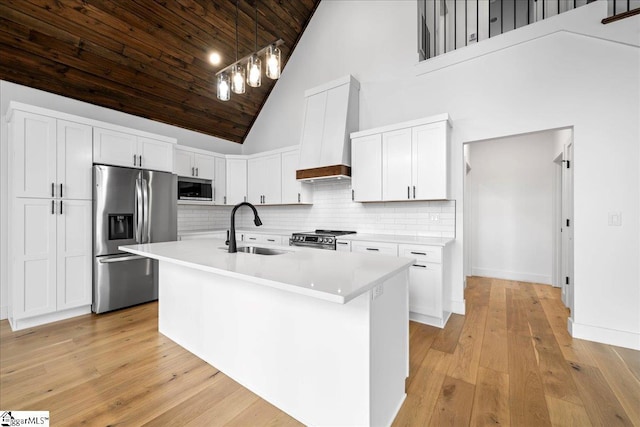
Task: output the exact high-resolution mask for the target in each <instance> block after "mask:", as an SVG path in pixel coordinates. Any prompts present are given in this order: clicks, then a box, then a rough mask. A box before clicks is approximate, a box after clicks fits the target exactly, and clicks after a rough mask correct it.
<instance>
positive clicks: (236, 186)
mask: <svg viewBox="0 0 640 427" xmlns="http://www.w3.org/2000/svg"><path fill="white" fill-rule="evenodd" d="M226 181H227V194H226V196H227V203H226V204H228V205H236V204H238V203H241V202H246V201H247V159H246V158H244V157H243V156H227V176H226Z"/></svg>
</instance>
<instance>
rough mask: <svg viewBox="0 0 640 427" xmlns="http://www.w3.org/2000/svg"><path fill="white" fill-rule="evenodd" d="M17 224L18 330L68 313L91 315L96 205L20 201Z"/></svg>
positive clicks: (14, 300) (14, 317)
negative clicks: (26, 321) (25, 322)
mask: <svg viewBox="0 0 640 427" xmlns="http://www.w3.org/2000/svg"><path fill="white" fill-rule="evenodd" d="M12 221H13V222H14V227H13V228H12V239H11V248H12V254H13V262H12V265H11V272H10V275H11V286H10V289H9V291H10V294H11V295H10V303H9V304H10V306H9V311H10V313H9V317H10V320H11V322H12V327H13V328H14V329H22V327H21V326H20V325H22V323H23V322H22V320H23V319H28V318H34V317H37V316H42V315H46V314H51V313H55V312H60V311H63V310H68V309H74V308H79V307H85V309H86V312H89V311H90V306H91V299H92V279H91V278H92V256H93V255H92V226H91V224H92V202H91V201H90V200H71V201H69V200H54V199H48V200H47V199H35V198H16V199H14V200H13V212H12ZM38 323H41V322H38V321H37V320H36V321H35V324H38ZM28 325H29V324H28ZM24 327H26V326H24Z"/></svg>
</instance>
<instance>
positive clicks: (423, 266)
mask: <svg viewBox="0 0 640 427" xmlns="http://www.w3.org/2000/svg"><path fill="white" fill-rule="evenodd" d="M413 266H414V267H420V268H427V266H426V265H422V264H413Z"/></svg>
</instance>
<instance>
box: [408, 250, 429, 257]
mask: <svg viewBox="0 0 640 427" xmlns="http://www.w3.org/2000/svg"><path fill="white" fill-rule="evenodd" d="M411 253H412V254H413V255H423V256H427V254H426V253H425V252H413V251H411Z"/></svg>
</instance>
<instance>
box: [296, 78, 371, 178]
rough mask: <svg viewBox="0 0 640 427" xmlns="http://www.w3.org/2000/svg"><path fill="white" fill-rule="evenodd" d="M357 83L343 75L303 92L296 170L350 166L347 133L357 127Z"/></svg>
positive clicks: (358, 85)
mask: <svg viewBox="0 0 640 427" xmlns="http://www.w3.org/2000/svg"><path fill="white" fill-rule="evenodd" d="M359 91H360V84H359V83H358V81H357V80H356V79H354V78H353V77H352V76H345V77H343V78H340V79H337V80H335V81H332V82H329V83H326V84H324V85H322V86H318V87H316V88H313V89H309V90H307V91H306V92H305V110H304V111H305V112H304V119H303V124H302V138H301V144H300V164H299V168H298V169H301V170H304V169H314V168H319V167H327V166H334V165H347V166H348V165H350V164H351V156H350V150H349V133H350V132H352V131H354V130H356V129H357V128H358V113H359V102H358V94H359Z"/></svg>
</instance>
